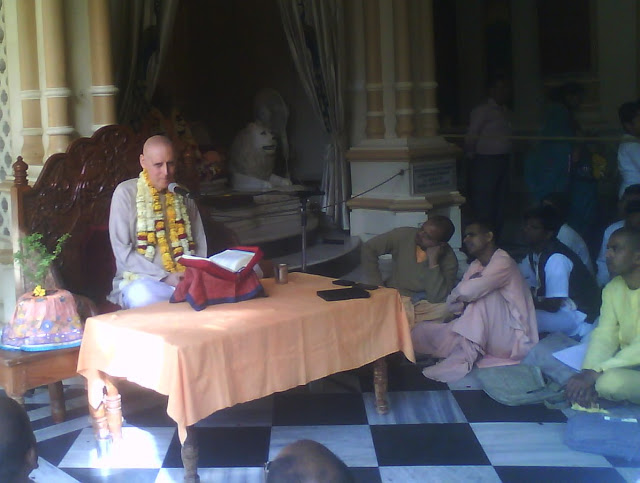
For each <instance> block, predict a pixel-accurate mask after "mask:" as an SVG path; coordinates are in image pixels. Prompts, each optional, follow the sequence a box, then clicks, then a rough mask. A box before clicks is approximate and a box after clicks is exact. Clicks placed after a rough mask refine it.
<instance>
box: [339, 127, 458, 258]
mask: <svg viewBox="0 0 640 483" xmlns="http://www.w3.org/2000/svg"><path fill="white" fill-rule="evenodd" d="M459 155H460V151H459V149H458V148H457V147H455V146H453V145H451V144H449V143H447V142H445V141H444V140H442V139H441V138H432V139H428V140H414V141H411V140H410V141H409V142H404V143H402V142H397V143H396V145H395V146H394V145H390V143H389V142H388V141H387V142H384V143H383V142H380V143H379V146H376V143H375V142H374V141H371V140H370V141H366V142H365V143H363V144H362V145H361V146H359V147H356V148H352V149H351V150H350V151H349V152H348V153H347V159H348V160H349V163H350V165H351V180H352V191H353V195H357V194H359V193H361V192H364V191H366V190H368V189H370V188H371V187H373V186H375V185H377V184H379V183H382V182H383V181H385V180H387V179H389V178H391V177H393V176H394V175H396V174H398V173H400V172H402V173H403V174H401V175H398V176H396V177H395V178H393V179H391V180H390V181H389V182H387V183H384V184H382V185H381V186H379V187H377V188H375V189H373V190H372V191H370V192H368V193H366V194H365V195H363V196H359V197H356V198H353V199H351V200H350V201H349V202H348V203H347V205H348V206H349V208H350V209H351V234H352V235H355V236H359V237H360V238H361V239H362V240H363V241H367V240H369V239H370V238H372V237H374V236H376V235H379V234H381V233H384V232H387V231H389V230H391V229H393V228H397V227H400V226H419V225H421V224H422V223H423V222H424V221H425V220H426V219H427V218H428V216H429V215H431V214H440V215H445V216H448V217H449V218H451V220H452V221H453V223H454V225H455V227H456V231H455V234H454V235H453V238H452V239H451V241H450V244H451V246H452V247H453V248H454V249H457V248H459V247H460V246H461V245H462V237H461V219H460V205H461V204H462V203H464V201H465V199H464V197H463V196H462V195H460V193H459V192H458V191H457V188H456V179H455V173H456V158H457V157H458V156H459ZM459 256H460V258H462V254H459Z"/></svg>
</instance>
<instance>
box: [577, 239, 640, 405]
mask: <svg viewBox="0 0 640 483" xmlns="http://www.w3.org/2000/svg"><path fill="white" fill-rule="evenodd" d="M606 261H607V267H608V268H609V271H610V272H611V273H613V274H615V275H617V276H616V277H615V278H614V279H613V280H612V281H611V282H609V283H608V284H607V285H606V287H605V288H604V291H603V293H602V308H601V310H600V322H599V323H598V327H596V328H595V329H594V330H593V332H592V333H591V341H590V342H589V348H588V349H587V354H586V356H585V359H584V361H583V363H582V372H580V373H579V374H576V375H575V376H573V377H572V378H571V379H570V380H569V382H568V383H567V389H566V397H567V399H568V400H569V401H570V402H572V403H574V402H575V403H578V404H580V405H581V406H584V407H590V406H591V405H593V404H594V403H595V402H596V401H597V398H598V397H601V398H604V399H608V400H612V401H631V402H633V403H635V404H640V370H638V366H640V231H638V230H636V229H633V228H620V229H619V230H617V231H615V232H614V233H613V234H612V235H611V238H609V242H608V243H607V252H606Z"/></svg>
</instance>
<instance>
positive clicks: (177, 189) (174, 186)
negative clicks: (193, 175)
mask: <svg viewBox="0 0 640 483" xmlns="http://www.w3.org/2000/svg"><path fill="white" fill-rule="evenodd" d="M167 189H168V190H169V191H171V192H172V193H175V194H177V195H180V196H184V197H185V198H189V199H192V200H195V199H196V198H198V196H199V195H198V194H197V193H192V192H191V191H189V190H188V189H187V188H183V187H182V186H180V185H179V184H178V183H169V186H167Z"/></svg>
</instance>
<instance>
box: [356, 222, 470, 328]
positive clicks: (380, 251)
mask: <svg viewBox="0 0 640 483" xmlns="http://www.w3.org/2000/svg"><path fill="white" fill-rule="evenodd" d="M454 231H455V227H454V226H453V223H452V222H451V220H450V219H449V218H447V217H446V216H441V215H435V216H431V217H429V219H428V220H427V221H425V222H424V223H423V225H422V227H420V228H412V227H401V228H395V229H394V230H391V231H389V232H387V233H383V234H382V235H378V236H376V237H375V238H372V239H371V240H369V241H368V242H366V243H365V244H364V245H363V247H362V251H361V261H362V268H363V271H364V277H365V280H366V282H367V283H371V284H375V285H382V284H383V280H382V274H381V273H380V267H379V265H378V257H379V256H380V255H384V254H391V256H392V257H393V259H392V269H391V277H390V278H389V280H387V281H386V286H388V287H393V288H395V289H397V290H398V291H399V292H400V294H401V295H403V303H404V306H405V309H406V310H407V316H408V317H409V322H410V324H411V325H413V321H414V320H415V321H420V320H441V319H442V318H443V317H444V316H445V314H446V307H445V305H444V301H445V299H446V297H447V295H448V294H449V292H451V289H452V288H453V286H454V285H455V281H456V274H457V272H458V260H457V258H456V255H455V253H454V252H453V249H452V248H451V247H450V246H449V244H448V243H447V242H448V241H449V240H450V239H451V237H452V236H453V232H454Z"/></svg>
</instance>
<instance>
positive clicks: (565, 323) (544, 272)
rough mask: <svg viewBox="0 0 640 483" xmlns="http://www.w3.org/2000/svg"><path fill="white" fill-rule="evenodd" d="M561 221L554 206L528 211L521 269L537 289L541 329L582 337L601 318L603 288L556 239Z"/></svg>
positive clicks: (537, 315)
mask: <svg viewBox="0 0 640 483" xmlns="http://www.w3.org/2000/svg"><path fill="white" fill-rule="evenodd" d="M561 224H562V221H561V220H560V218H559V216H558V213H557V211H556V210H555V209H554V208H552V207H551V206H540V207H539V208H535V209H533V210H530V211H528V212H527V213H526V214H525V225H524V236H525V239H526V241H527V243H528V245H529V250H530V252H529V254H528V255H527V256H526V257H525V258H524V259H523V260H522V262H521V263H520V270H521V271H522V274H523V275H524V277H525V279H526V280H527V282H529V285H530V286H531V287H532V289H533V290H534V304H535V306H536V319H537V320H538V330H539V331H540V332H562V333H564V334H566V335H568V336H570V337H578V338H582V337H584V336H585V335H586V334H588V333H589V332H590V331H591V329H592V325H591V324H592V323H593V322H594V321H595V319H596V318H597V317H598V313H599V310H600V289H599V288H598V285H597V284H596V280H595V278H594V277H593V275H591V274H590V273H589V270H587V267H585V266H584V263H582V261H581V260H580V258H579V257H578V255H576V254H575V253H574V252H573V251H571V250H570V249H569V248H567V246H566V245H564V244H563V243H561V242H559V241H558V239H557V238H556V233H557V232H558V229H559V228H560V225H561Z"/></svg>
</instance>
